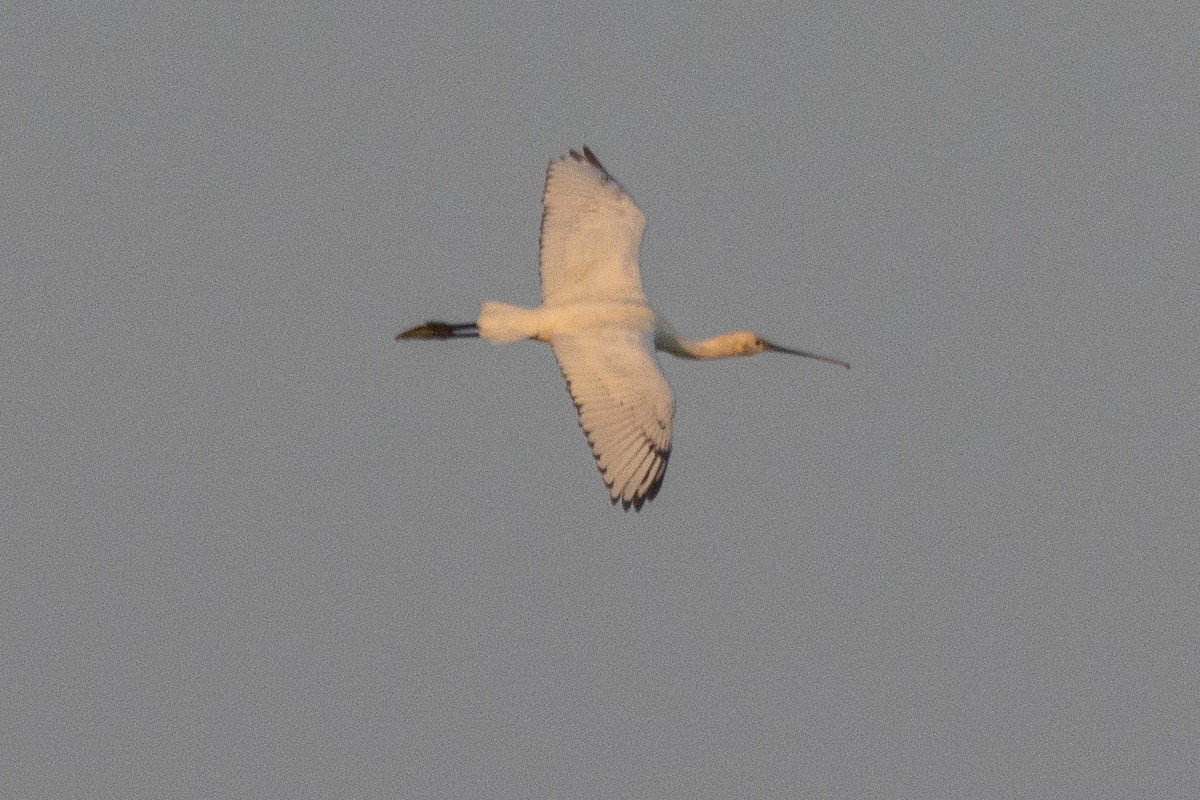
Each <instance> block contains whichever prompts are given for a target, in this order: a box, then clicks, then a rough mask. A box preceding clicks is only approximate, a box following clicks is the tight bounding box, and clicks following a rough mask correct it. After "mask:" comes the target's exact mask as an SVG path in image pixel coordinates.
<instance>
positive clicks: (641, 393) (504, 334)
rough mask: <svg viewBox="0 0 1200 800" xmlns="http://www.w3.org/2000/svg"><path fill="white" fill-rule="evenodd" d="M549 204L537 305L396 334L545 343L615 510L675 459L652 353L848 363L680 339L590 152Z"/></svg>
mask: <svg viewBox="0 0 1200 800" xmlns="http://www.w3.org/2000/svg"><path fill="white" fill-rule="evenodd" d="M542 202H543V207H544V210H543V213H542V235H541V277H542V305H541V306H540V307H538V308H532V309H531V308H522V307H520V306H514V305H509V304H508V303H499V302H496V301H487V302H485V303H484V304H483V307H482V308H481V309H480V313H479V317H478V318H477V319H476V321H475V322H473V323H465V324H460V325H451V324H447V323H443V322H427V323H424V324H423V325H418V326H417V327H415V328H411V329H409V330H407V331H405V332H404V333H401V334H399V335H398V336H397V337H396V338H397V339H430V338H432V339H447V338H458V337H469V336H480V337H483V338H484V339H486V340H488V341H489V342H492V343H494V344H504V343H507V342H515V341H518V340H521V339H535V340H537V341H540V342H545V343H547V344H549V345H550V347H551V348H552V349H553V350H554V355H555V358H557V360H558V364H559V368H560V369H561V370H562V373H563V377H564V378H565V379H566V381H567V390H568V392H570V394H571V398H572V400H573V401H574V402H575V409H576V411H577V412H578V413H579V423H580V425H581V426H582V427H583V430H584V433H585V434H586V435H587V440H588V443H589V444H590V445H591V448H592V454H593V455H594V456H595V459H596V464H597V466H598V467H599V469H600V472H601V474H602V475H603V477H604V482H605V484H606V485H607V486H608V488H609V492H610V495H611V498H612V502H613V503H618V502H620V503H621V505H622V506H623V507H624V508H625V509H627V510H628V509H629V508H631V507H632V508H635V509H640V508H641V507H642V504H643V503H645V502H646V501H647V500H652V499H654V497H655V495H656V494H658V489H659V487H660V486H661V485H662V479H663V475H664V473H665V471H666V468H667V460H668V458H669V457H670V454H671V418H672V416H673V414H674V399H673V397H672V395H671V388H670V387H669V386H668V385H667V382H666V380H665V379H664V378H663V376H662V373H661V372H660V371H659V369H658V365H657V364H656V363H655V357H654V351H655V350H663V351H665V352H668V353H671V354H673V355H676V356H679V357H681V358H693V359H707V358H725V357H728V356H735V355H750V354H753V353H761V352H763V351H765V350H775V351H778V352H783V353H791V354H793V355H798V356H805V357H808V358H816V359H819V360H822V361H827V362H829V363H833V364H838V365H840V366H844V367H849V364H846V363H845V362H844V361H840V360H838V359H835V358H829V357H828V356H820V355H816V354H814V353H808V352H804V351H801V350H789V349H787V348H783V347H778V346H776V345H773V344H771V343H770V342H767V341H766V340H764V339H762V338H761V337H759V336H757V335H755V334H753V333H750V332H748V331H739V332H736V333H726V334H722V335H720V336H714V337H712V338H710V339H702V340H700V341H689V340H687V339H684V338H682V337H681V336H679V334H678V333H677V332H676V331H675V329H674V327H672V326H671V324H670V323H669V322H668V321H667V320H666V319H665V318H664V317H663V316H662V315H661V314H659V313H657V312H656V311H654V310H653V309H652V308H650V307H649V306H648V305H647V304H646V297H645V295H644V294H643V293H642V281H641V275H640V273H639V271H638V262H637V251H638V245H639V243H640V242H641V238H642V230H643V228H644V227H645V218H644V217H643V216H642V212H641V211H640V210H639V209H638V207H637V206H636V205H635V204H634V202H633V200H632V199H630V197H629V195H628V194H626V193H625V191H624V190H623V189H622V188H621V187H620V185H619V184H617V182H616V181H615V180H613V178H612V176H611V175H609V174H608V172H607V171H606V170H605V169H604V167H603V166H602V165H601V164H600V161H599V160H598V159H597V158H596V156H595V155H594V154H593V153H592V151H591V150H589V149H588V148H586V147H585V148H583V152H582V153H579V152H576V151H574V150H572V151H570V153H569V154H568V155H566V156H563V157H562V158H558V159H555V160H554V161H552V162H550V166H549V168H548V169H547V171H546V186H545V191H544V192H543V195H542Z"/></svg>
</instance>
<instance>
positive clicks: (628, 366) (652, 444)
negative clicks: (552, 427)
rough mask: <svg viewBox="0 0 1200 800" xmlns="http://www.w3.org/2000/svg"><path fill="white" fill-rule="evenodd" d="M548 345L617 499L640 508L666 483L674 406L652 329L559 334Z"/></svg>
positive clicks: (612, 494)
mask: <svg viewBox="0 0 1200 800" xmlns="http://www.w3.org/2000/svg"><path fill="white" fill-rule="evenodd" d="M550 346H551V347H552V348H553V349H554V356H555V358H557V359H558V366H559V368H560V369H561V370H562V373H563V377H564V378H565V379H566V382H567V391H568V392H569V393H570V395H571V399H572V400H573V401H574V403H575V410H576V412H577V413H578V414H579V424H580V426H581V427H582V428H583V432H584V435H585V436H586V437H587V441H588V444H589V445H590V446H591V448H592V455H593V457H595V459H596V466H597V467H598V468H599V470H600V474H601V477H603V479H604V483H605V485H606V486H608V489H609V495H610V497H611V498H612V502H613V503H614V504H615V503H618V502H619V503H620V504H621V505H622V506H623V507H624V508H625V509H626V510H628V509H629V508H630V507H632V508H634V509H641V507H642V504H643V503H645V502H646V501H647V500H653V499H654V497H655V495H657V494H658V490H659V487H660V486H662V481H663V476H664V475H665V474H666V469H667V461H668V459H669V458H670V456H671V417H672V416H673V414H674V407H675V403H674V399H673V398H672V396H671V387H670V386H668V385H667V381H666V379H665V378H663V376H662V373H661V372H659V370H658V365H657V364H656V363H655V361H654V351H653V349H652V348H653V341H652V339H651V338H650V334H645V333H639V332H637V331H632V330H624V329H619V328H617V329H603V330H597V331H594V332H589V333H587V334H586V335H565V334H560V335H557V336H554V337H552V338H551V340H550Z"/></svg>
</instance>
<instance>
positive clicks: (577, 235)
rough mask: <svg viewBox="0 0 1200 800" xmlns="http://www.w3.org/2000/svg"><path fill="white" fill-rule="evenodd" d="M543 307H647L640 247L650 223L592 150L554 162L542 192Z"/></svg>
mask: <svg viewBox="0 0 1200 800" xmlns="http://www.w3.org/2000/svg"><path fill="white" fill-rule="evenodd" d="M542 205H543V210H542V235H541V272H542V302H543V303H544V304H545V305H548V306H550V305H564V304H567V303H573V302H578V301H581V300H599V299H606V298H611V299H615V300H628V301H634V302H645V300H646V297H645V295H644V294H643V293H642V278H641V274H640V273H639V271H638V262H637V254H638V245H639V244H640V242H641V240H642V230H643V229H644V228H645V226H646V218H645V217H644V216H643V215H642V212H641V211H640V210H639V209H638V207H637V206H636V205H635V204H634V202H633V200H632V199H631V198H630V197H629V195H628V194H627V193H626V192H625V190H624V189H622V188H621V185H620V184H618V183H617V182H616V181H615V180H614V179H613V177H612V176H611V175H609V174H608V171H607V170H605V169H604V167H603V166H602V165H601V164H600V161H599V160H598V159H597V158H596V156H595V154H593V153H592V151H591V150H589V149H588V148H586V147H585V148H583V152H582V153H579V152H576V151H575V150H572V151H571V152H570V153H568V154H567V155H565V156H563V157H561V158H557V159H555V160H554V161H551V162H550V166H549V167H547V169H546V186H545V189H544V190H543V192H542Z"/></svg>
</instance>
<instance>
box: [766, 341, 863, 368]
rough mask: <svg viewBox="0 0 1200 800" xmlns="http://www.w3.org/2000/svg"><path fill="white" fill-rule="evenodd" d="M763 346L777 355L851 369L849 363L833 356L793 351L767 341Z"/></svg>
mask: <svg viewBox="0 0 1200 800" xmlns="http://www.w3.org/2000/svg"><path fill="white" fill-rule="evenodd" d="M763 344H765V345H766V346H767V349H768V350H774V351H775V352H776V353H788V354H789V355H793V356H802V357H804V358H815V359H816V360H817V361H824V362H825V363H826V364H836V365H837V366H839V367H845V368H846V369H850V364H849V362H846V361H842V360H841V359H840V358H834V357H833V356H823V355H820V354H819V353H810V352H808V351H807V350H792V349H791V348H789V347H780V346H779V345H777V344H771V343H770V342H766V341H764V342H763Z"/></svg>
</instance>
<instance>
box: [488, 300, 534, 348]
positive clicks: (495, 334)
mask: <svg viewBox="0 0 1200 800" xmlns="http://www.w3.org/2000/svg"><path fill="white" fill-rule="evenodd" d="M478 325H479V335H480V336H482V337H483V338H484V339H487V340H488V341H489V342H491V343H492V344H508V343H509V342H515V341H517V340H519V339H536V338H537V331H538V325H537V312H536V311H534V310H532V309H528V308H521V307H520V306H513V305H509V304H508V303H498V302H496V301H495V300H487V301H485V302H484V304H483V307H482V308H481V309H480V310H479V320H478Z"/></svg>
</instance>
